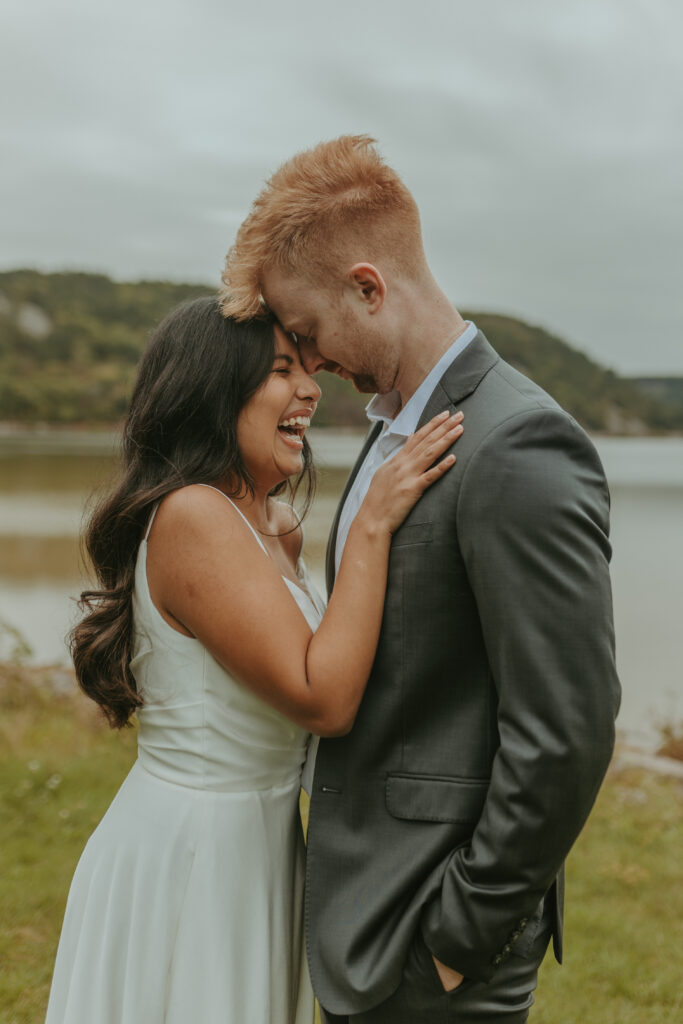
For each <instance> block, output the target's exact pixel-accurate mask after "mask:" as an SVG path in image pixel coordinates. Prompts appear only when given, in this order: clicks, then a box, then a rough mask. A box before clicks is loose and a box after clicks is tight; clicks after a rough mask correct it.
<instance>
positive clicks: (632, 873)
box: [0, 664, 683, 1024]
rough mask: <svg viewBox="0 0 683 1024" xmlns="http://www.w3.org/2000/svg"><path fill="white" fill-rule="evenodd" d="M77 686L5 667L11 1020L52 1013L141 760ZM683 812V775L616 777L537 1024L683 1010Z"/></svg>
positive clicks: (2, 896)
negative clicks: (125, 787) (105, 823)
mask: <svg viewBox="0 0 683 1024" xmlns="http://www.w3.org/2000/svg"><path fill="white" fill-rule="evenodd" d="M68 683H69V677H68V675H67V674H65V672H64V670H63V669H62V670H51V669H42V670H32V671H31V672H30V673H28V672H27V670H25V669H21V668H20V667H19V666H18V665H14V666H13V665H11V664H10V665H7V664H5V665H0V821H1V822H2V847H1V854H0V964H1V965H2V969H1V971H0V1024H37V1022H42V1021H43V1019H44V1014H45V1007H46V1003H47V996H48V991H49V985H50V976H51V971H52V963H53V959H54V955H55V950H56V946H57V940H58V937H59V928H60V924H61V918H62V914H63V910H64V904H65V901H66V895H67V891H68V887H69V882H70V880H71V875H72V872H73V869H74V867H75V864H76V861H77V860H78V857H79V855H80V852H81V850H82V848H83V846H84V844H85V842H86V840H87V838H88V836H89V834H90V832H91V831H92V829H93V827H94V826H95V825H96V823H97V822H98V821H99V819H100V817H101V816H102V814H103V813H104V811H105V810H106V807H107V805H108V804H109V801H110V800H111V798H112V797H113V795H114V793H115V792H116V790H117V788H118V786H119V785H120V783H121V781H122V779H123V777H124V776H125V774H126V772H127V770H128V768H129V766H130V765H131V763H132V761H133V760H134V758H135V733H134V731H133V730H126V731H124V732H123V733H112V732H110V731H109V730H108V729H107V727H106V726H105V725H104V724H103V722H102V720H101V719H100V717H99V716H98V714H97V713H96V711H95V710H94V709H93V708H92V707H91V706H90V704H89V702H87V701H86V700H85V699H84V698H81V697H80V696H78V695H74V694H73V692H72V690H71V689H70V688H69V687H68ZM55 684H57V686H58V687H59V688H60V689H61V690H62V691H63V692H62V695H61V696H60V695H59V693H58V694H55V693H54V687H55ZM304 811H305V808H304ZM682 812H683V784H682V783H681V782H680V780H678V781H677V780H675V779H669V778H665V777H662V776H657V775H650V774H648V773H647V772H644V771H643V770H641V769H633V768H629V769H623V770H620V771H616V770H613V771H612V772H611V773H610V775H609V776H608V779H607V781H606V783H605V786H604V787H603V790H602V792H601V794H600V797H599V799H598V803H597V805H596V808H595V811H594V813H593V815H592V816H591V819H590V821H589V823H588V825H587V827H586V828H585V830H584V832H583V834H582V835H581V837H580V839H579V841H578V843H577V844H576V847H575V849H574V851H573V852H572V854H571V857H570V859H569V863H568V871H567V889H568V898H567V913H566V932H565V934H566V959H565V966H564V967H563V968H558V967H557V965H556V964H555V963H554V961H552V958H551V957H550V956H548V957H547V958H546V962H545V964H544V966H543V968H542V971H541V978H540V982H539V989H538V992H537V1006H536V1008H535V1009H534V1010H533V1011H532V1014H531V1020H532V1021H533V1022H534V1024H592V1022H596V1024H665V1022H666V1024H671V1022H673V1021H675V1020H678V1019H680V1018H681V1015H682V1007H683V1000H682V992H683V989H682V987H681V976H682V974H683V954H682V953H681V944H680V942H679V941H678V940H677V936H678V935H680V928H681V920H682V919H683V895H682V893H683V888H682V887H681V884H680V863H681V850H683V813H682ZM141 1024H142V1022H141Z"/></svg>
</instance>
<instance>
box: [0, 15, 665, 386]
mask: <svg viewBox="0 0 683 1024" xmlns="http://www.w3.org/2000/svg"><path fill="white" fill-rule="evenodd" d="M681 38H683V5H681V4H680V0H571V3H566V4H554V3H549V2H548V0H468V2H467V3H463V2H460V0H411V2H407V0H368V2H367V3H360V2H359V0H345V2H343V3H340V2H339V0H337V2H329V0H290V2H289V3H286V2H283V0H260V2H259V0H252V2H251V3H249V2H248V0H245V2H244V3H240V4H238V3H235V2H233V0H164V2H157V0H116V2H115V3H106V4H105V3H102V2H101V0H59V2H55V0H2V8H1V10H0V96H2V99H1V100H0V104H2V107H3V109H2V115H1V122H0V133H1V134H0V145H1V151H0V195H1V196H2V208H3V211H2V224H1V227H0V268H3V269H9V268H12V267H17V266H33V267H39V268H41V269H46V270H57V269H64V268H78V269H92V270H99V271H104V272H106V273H110V274H112V275H113V276H115V277H117V278H120V279H133V280H134V279H138V278H140V277H147V278H162V277H163V278H172V279H177V280H193V281H195V280H200V281H206V282H207V283H208V284H210V285H211V284H214V283H217V281H218V277H219V274H220V268H221V266H222V262H223V258H224V255H225V252H226V250H227V248H228V246H229V244H230V243H231V241H232V239H233V237H234V234H235V230H236V228H237V226H238V224H239V223H240V221H241V219H242V218H243V217H244V215H245V214H246V213H247V211H248V208H249V204H250V202H251V199H252V198H253V196H254V195H255V193H256V192H257V190H258V188H259V187H260V185H261V183H262V182H263V180H264V178H265V177H266V176H267V175H268V173H269V172H270V171H272V170H273V169H274V168H275V167H276V166H277V165H278V164H279V163H281V162H282V161H283V160H285V159H286V158H287V157H288V156H290V155H291V154H292V153H293V152H295V151H296V150H298V149H302V148H305V147H307V146H309V145H311V144H313V143H315V142H317V141H319V140H320V139H325V138H331V137H333V136H335V135H338V134H341V133H343V132H354V133H355V132H367V133H370V134H371V135H373V136H375V137H376V138H377V139H378V140H379V142H380V147H381V150H382V152H383V154H384V155H385V157H386V158H387V159H388V161H389V162H390V163H391V164H392V165H393V166H394V167H396V169H397V170H398V171H399V172H400V173H401V174H402V176H403V177H404V180H405V181H406V183H407V184H408V185H409V187H410V188H411V189H412V190H413V192H414V194H415V196H416V198H417V201H418V203H419V205H420V208H421V211H422V217H423V225H424V232H425V238H426V245H427V252H428V255H429V257H430V261H431V263H432V265H433V268H434V270H435V273H436V276H437V278H438V280H439V281H440V283H441V285H442V287H443V288H444V290H445V291H446V293H447V294H448V295H449V296H450V297H451V298H452V299H453V301H454V302H455V303H456V305H458V306H460V307H461V308H469V309H477V308H478V309H485V310H487V311H496V312H505V313H511V314H513V315H518V316H522V317H524V318H525V319H527V320H529V321H531V322H533V323H538V324H541V325H543V326H545V327H547V328H549V329H551V330H553V331H554V332H555V333H558V334H560V335H561V336H563V337H565V338H566V339H567V340H568V341H570V342H571V343H572V344H575V345H577V346H578V347H580V348H583V349H584V350H585V351H586V352H588V353H589V354H591V355H592V356H594V357H595V358H597V359H599V360H600V361H602V362H604V363H606V364H608V365H610V366H612V367H613V368H614V369H616V370H618V371H620V372H624V373H651V374H659V373H676V374H683V341H682V337H681V335H682V330H681V329H682V327H683V274H682V273H681V271H682V269H683V259H682V256H683V252H682V250H683V244H682V239H683V61H681V58H680V41H681Z"/></svg>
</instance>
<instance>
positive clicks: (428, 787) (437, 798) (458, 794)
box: [385, 772, 489, 825]
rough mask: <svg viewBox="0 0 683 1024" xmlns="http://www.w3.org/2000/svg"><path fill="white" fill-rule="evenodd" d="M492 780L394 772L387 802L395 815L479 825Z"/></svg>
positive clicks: (390, 778)
mask: <svg viewBox="0 0 683 1024" xmlns="http://www.w3.org/2000/svg"><path fill="white" fill-rule="evenodd" d="M488 788H489V779H462V778H453V777H450V776H443V775H408V774H405V773H398V772H396V773H392V774H390V775H389V776H388V777H387V783H386V793H385V799H386V805H387V810H388V811H389V814H391V815H392V817H394V818H403V819H405V820H407V821H443V822H451V823H453V824H457V825H476V823H477V822H478V821H479V817H480V815H481V810H482V807H483V806H484V801H485V799H486V793H487V790H488Z"/></svg>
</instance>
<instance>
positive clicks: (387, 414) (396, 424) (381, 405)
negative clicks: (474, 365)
mask: <svg viewBox="0 0 683 1024" xmlns="http://www.w3.org/2000/svg"><path fill="white" fill-rule="evenodd" d="M466 323H467V327H466V328H465V330H464V331H463V332H462V334H460V335H459V336H458V337H457V338H456V339H455V341H454V342H453V343H452V344H451V345H449V347H448V348H447V349H446V351H445V352H444V354H443V355H442V356H441V358H440V359H439V361H438V362H437V363H436V364H435V365H434V366H433V367H432V369H431V370H430V371H429V373H428V374H427V376H426V377H425V379H424V380H423V381H422V383H421V384H420V386H419V387H418V388H417V390H416V391H414V392H413V394H412V395H411V396H410V398H409V399H408V401H407V402H406V404H405V405H404V406H403V408H401V396H400V395H399V393H398V391H390V392H389V393H388V394H386V395H375V396H374V398H371V399H370V401H369V402H368V404H367V405H366V407H365V414H366V416H367V417H368V419H369V420H370V422H371V423H377V422H379V421H380V420H381V421H382V422H383V423H384V424H385V427H384V430H383V437H388V436H389V435H393V436H395V437H398V438H407V437H410V435H411V434H414V433H415V428H416V427H417V424H418V423H419V421H420V416H421V415H422V413H423V412H424V410H425V406H426V405H427V402H428V401H429V396H430V395H431V394H432V392H433V390H434V388H435V387H436V385H437V384H438V383H439V381H440V380H441V378H442V377H443V375H444V373H445V372H446V370H447V369H448V367H449V366H450V365H451V363H452V362H454V360H455V359H456V357H457V356H459V355H460V353H461V352H462V351H463V350H464V349H465V348H466V347H467V346H468V345H469V343H470V342H471V341H472V339H473V338H474V337H476V334H477V328H476V326H475V324H473V323H472V322H471V321H469V320H468V321H466ZM397 410H400V411H397Z"/></svg>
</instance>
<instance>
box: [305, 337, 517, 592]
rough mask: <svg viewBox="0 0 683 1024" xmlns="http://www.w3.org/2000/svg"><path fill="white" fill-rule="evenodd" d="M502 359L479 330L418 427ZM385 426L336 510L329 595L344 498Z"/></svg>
mask: <svg viewBox="0 0 683 1024" xmlns="http://www.w3.org/2000/svg"><path fill="white" fill-rule="evenodd" d="M499 360H500V356H499V355H498V353H497V352H496V351H495V350H494V349H493V348H491V346H490V345H489V343H488V341H487V340H486V338H485V337H484V335H483V334H482V332H481V331H478V332H477V334H476V336H475V337H474V338H473V339H472V341H471V342H470V343H469V345H468V346H467V348H466V349H465V350H464V352H461V354H460V355H459V356H458V357H457V358H456V359H455V360H454V361H453V362H452V363H451V365H450V366H449V367H448V369H447V370H446V372H445V373H444V375H443V377H442V378H441V380H440V381H439V383H438V384H437V385H436V387H435V388H434V391H433V392H432V394H431V395H430V396H429V400H428V401H427V404H426V406H425V408H424V412H423V413H422V416H421V417H420V421H419V423H418V425H417V429H418V430H419V428H420V427H421V426H423V425H424V424H425V423H427V421H428V420H430V419H431V418H432V416H436V414H437V413H439V412H441V411H442V409H446V408H448V407H449V406H453V407H455V405H456V404H457V403H458V402H461V401H462V400H463V398H467V396H468V395H471V394H472V392H473V391H475V390H476V389H477V387H478V386H479V384H480V383H481V381H482V380H483V378H484V377H485V376H486V374H487V373H488V372H489V370H490V369H491V368H492V367H493V366H495V364H496V363H497V362H498V361H499ZM381 429H382V424H381V423H376V424H375V425H374V426H373V427H372V428H371V429H370V431H369V433H368V436H367V437H366V439H365V444H364V445H363V447H362V449H361V453H360V455H359V456H358V458H357V459H356V464H355V465H354V467H353V469H352V470H351V474H350V476H349V478H348V480H347V481H346V486H345V488H344V493H343V494H342V496H341V500H340V502H339V504H338V505H337V511H336V513H335V516H334V522H333V523H332V530H331V532H330V539H329V541H328V542H327V554H326V557H325V576H326V581H327V593H328V595H329V594H331V593H332V587H333V586H334V577H335V567H334V562H335V552H336V548H337V532H338V530H339V517H340V516H341V511H342V509H343V507H344V502H345V501H346V499H347V497H348V494H349V491H350V490H351V487H352V486H353V482H354V480H355V479H356V477H357V476H358V471H359V470H360V467H361V466H362V465H363V462H364V461H365V457H366V455H367V454H368V451H369V450H370V447H371V445H372V444H374V442H375V440H376V438H377V435H378V434H379V432H380V430H381Z"/></svg>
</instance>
